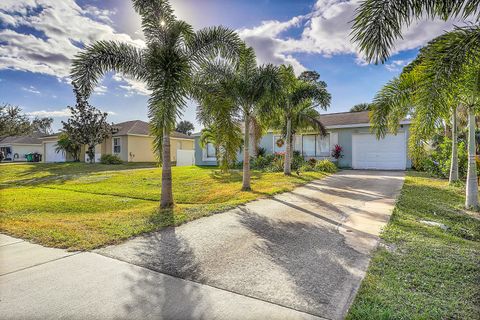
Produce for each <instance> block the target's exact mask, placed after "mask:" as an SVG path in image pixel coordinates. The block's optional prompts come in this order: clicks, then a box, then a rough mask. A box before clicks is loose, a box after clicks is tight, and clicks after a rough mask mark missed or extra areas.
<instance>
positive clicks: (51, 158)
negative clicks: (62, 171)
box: [45, 142, 65, 162]
mask: <svg viewBox="0 0 480 320" xmlns="http://www.w3.org/2000/svg"><path fill="white" fill-rule="evenodd" d="M56 145H57V143H56V142H46V143H45V162H65V154H64V153H63V152H56V151H55V148H56Z"/></svg>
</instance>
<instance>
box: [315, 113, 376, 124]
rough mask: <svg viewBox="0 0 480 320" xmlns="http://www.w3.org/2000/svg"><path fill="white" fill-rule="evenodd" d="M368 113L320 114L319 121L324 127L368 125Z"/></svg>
mask: <svg viewBox="0 0 480 320" xmlns="http://www.w3.org/2000/svg"><path fill="white" fill-rule="evenodd" d="M368 113H369V111H360V112H339V113H329V114H322V115H321V116H320V121H321V122H322V123H323V125H324V126H325V127H331V126H342V125H354V124H367V123H370V117H369V115H368Z"/></svg>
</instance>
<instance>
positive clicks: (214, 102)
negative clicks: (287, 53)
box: [195, 46, 278, 191]
mask: <svg viewBox="0 0 480 320" xmlns="http://www.w3.org/2000/svg"><path fill="white" fill-rule="evenodd" d="M198 75H199V76H198V78H197V80H196V81H195V84H196V88H197V90H196V91H197V92H196V95H195V97H196V99H197V100H198V101H199V102H200V107H199V108H200V109H201V112H202V113H203V114H204V115H206V117H208V115H210V117H212V118H215V115H216V110H218V109H219V108H227V109H228V110H229V112H228V115H229V117H232V118H235V119H240V120H242V121H243V129H244V137H243V144H244V146H243V183H242V190H244V191H247V190H251V186H250V152H249V149H250V148H249V147H250V129H251V125H250V122H251V118H252V117H257V116H258V114H259V112H260V110H263V111H265V108H260V106H263V105H265V104H264V103H263V102H264V101H265V100H266V99H267V98H268V97H271V96H272V92H274V91H275V90H276V88H277V86H278V68H277V67H275V66H273V65H271V64H268V65H263V66H260V67H259V66H257V62H256V57H255V52H254V50H253V48H251V47H246V46H244V47H243V49H242V50H241V53H240V56H239V59H238V61H237V62H236V63H234V64H230V63H226V62H225V61H223V60H218V59H217V60H215V61H210V62H207V63H206V64H205V66H204V67H203V68H202V72H200V73H199V74H198Z"/></svg>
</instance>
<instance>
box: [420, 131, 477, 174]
mask: <svg viewBox="0 0 480 320" xmlns="http://www.w3.org/2000/svg"><path fill="white" fill-rule="evenodd" d="M451 156H452V140H451V139H449V138H448V137H443V138H440V139H439V141H438V143H437V144H436V147H435V149H433V150H431V151H430V152H429V153H428V155H427V156H426V157H425V159H424V160H423V162H422V164H421V166H420V168H421V169H423V170H425V171H426V172H428V173H430V174H431V175H434V176H437V177H441V178H448V176H449V175H450V164H451ZM467 167H468V151H467V145H466V143H465V142H464V141H462V140H459V141H458V175H459V177H460V178H465V177H466V176H467Z"/></svg>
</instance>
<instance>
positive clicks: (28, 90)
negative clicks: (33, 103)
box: [22, 86, 40, 94]
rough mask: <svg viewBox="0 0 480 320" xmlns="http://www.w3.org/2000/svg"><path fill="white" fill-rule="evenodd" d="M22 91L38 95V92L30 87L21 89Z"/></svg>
mask: <svg viewBox="0 0 480 320" xmlns="http://www.w3.org/2000/svg"><path fill="white" fill-rule="evenodd" d="M22 90H23V91H27V92H30V93H35V94H40V91H38V90H37V89H36V88H35V87H34V86H30V87H28V88H26V87H22Z"/></svg>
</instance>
